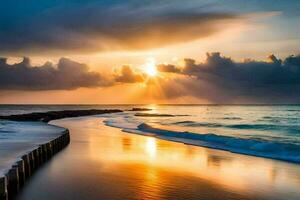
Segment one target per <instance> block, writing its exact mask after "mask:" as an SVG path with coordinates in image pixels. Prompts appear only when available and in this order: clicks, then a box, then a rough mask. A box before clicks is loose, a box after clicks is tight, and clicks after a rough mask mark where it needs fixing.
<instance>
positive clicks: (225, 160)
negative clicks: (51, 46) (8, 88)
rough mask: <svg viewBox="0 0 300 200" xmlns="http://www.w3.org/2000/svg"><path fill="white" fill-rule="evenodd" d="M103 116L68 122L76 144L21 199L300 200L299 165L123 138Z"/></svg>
mask: <svg viewBox="0 0 300 200" xmlns="http://www.w3.org/2000/svg"><path fill="white" fill-rule="evenodd" d="M102 120H103V118H102V117H100V116H99V117H85V118H74V119H64V120H57V121H54V122H52V123H53V124H56V125H59V126H63V127H66V128H69V129H70V133H71V143H70V145H69V146H68V147H67V148H66V149H64V150H63V151H62V152H60V153H58V154H57V155H56V156H55V157H54V159H52V160H51V161H50V162H48V163H47V164H46V165H44V166H43V167H42V168H41V169H40V170H38V171H37V173H36V174H35V175H34V176H33V177H32V179H31V181H30V182H28V184H27V185H26V186H25V188H24V190H23V191H22V192H21V194H20V195H19V197H18V199H19V200H23V199H24V200H28V199H30V200H40V199H43V200H50V199H51V200H52V199H64V200H74V199H88V200H93V199H153V200H158V199H188V200H190V199H272V200H273V199H275V200H281V199H289V200H296V199H300V191H299V188H300V165H298V164H293V163H287V162H282V161H276V160H272V159H265V158H258V157H253V156H246V155H240V154H234V153H230V152H227V151H220V150H213V149H207V148H202V147H195V146H189V145H184V144H181V143H177V142H170V141H165V140H160V139H157V138H154V137H146V136H140V135H136V134H129V133H124V132H122V131H121V130H120V129H118V128H113V127H108V126H105V125H104V124H103V123H102Z"/></svg>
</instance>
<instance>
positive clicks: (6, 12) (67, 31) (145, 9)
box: [0, 1, 239, 55]
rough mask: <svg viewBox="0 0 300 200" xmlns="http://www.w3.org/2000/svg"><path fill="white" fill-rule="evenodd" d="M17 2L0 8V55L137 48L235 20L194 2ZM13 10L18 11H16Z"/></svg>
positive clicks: (190, 36)
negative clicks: (20, 7)
mask: <svg viewBox="0 0 300 200" xmlns="http://www.w3.org/2000/svg"><path fill="white" fill-rule="evenodd" d="M35 5H36V2H33V1H29V2H28V3H27V5H26V7H24V10H19V11H18V9H17V8H18V7H19V6H20V5H19V3H18V1H11V2H10V3H7V5H6V4H5V3H4V4H3V6H2V9H0V13H2V14H0V26H1V30H0V44H1V45H0V53H5V54H9V53H12V54H18V55H19V54H22V55H23V54H25V53H26V54H30V53H33V54H41V53H56V54H60V53H62V52H64V53H74V52H97V51H106V50H123V49H124V50H137V49H148V48H156V47H162V46H165V45H170V44H176V43H180V42H186V41H192V40H195V39H199V38H203V37H207V36H210V35H212V34H214V33H216V32H219V31H222V30H223V29H224V28H226V27H227V28H228V26H229V25H228V23H226V22H228V21H230V22H231V21H232V20H236V19H239V16H237V15H235V14H232V13H222V12H213V11H210V12H209V11H208V10H209V9H207V7H204V6H202V7H201V6H199V5H198V4H193V5H190V4H188V3H185V4H184V5H183V4H182V3H178V2H177V3H174V2H172V3H171V2H164V3H163V2H161V1H144V2H140V3H137V2H136V1H126V2H125V3H124V2H123V3H122V2H118V3H109V1H106V2H97V1H88V2H87V1H74V2H72V3H67V2H65V1H57V2H53V3H52V4H50V2H45V3H44V4H42V5H39V6H35ZM17 11H18V12H17Z"/></svg>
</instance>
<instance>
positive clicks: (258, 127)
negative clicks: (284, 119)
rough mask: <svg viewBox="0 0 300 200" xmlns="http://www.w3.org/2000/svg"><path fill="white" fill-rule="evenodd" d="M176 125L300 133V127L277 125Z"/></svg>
mask: <svg viewBox="0 0 300 200" xmlns="http://www.w3.org/2000/svg"><path fill="white" fill-rule="evenodd" d="M173 124H175V125H181V126H189V127H208V128H231V129H242V130H272V131H281V130H285V131H287V132H292V133H299V132H300V126H297V125H296V126H291V125H277V124H222V123H209V122H195V121H179V122H174V123H173Z"/></svg>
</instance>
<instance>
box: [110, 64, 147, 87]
mask: <svg viewBox="0 0 300 200" xmlns="http://www.w3.org/2000/svg"><path fill="white" fill-rule="evenodd" d="M115 81H116V82H120V83H138V82H143V81H144V77H143V76H142V74H139V73H136V72H134V71H133V70H132V69H131V67H130V66H128V65H123V66H122V69H121V72H120V74H116V75H115Z"/></svg>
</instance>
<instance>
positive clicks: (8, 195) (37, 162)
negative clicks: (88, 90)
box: [0, 109, 123, 200]
mask: <svg viewBox="0 0 300 200" xmlns="http://www.w3.org/2000/svg"><path fill="white" fill-rule="evenodd" d="M115 112H123V111H122V110H117V109H111V110H95V109H91V110H63V111H49V112H40V113H29V114H20V115H9V116H0V120H11V121H41V122H45V123H47V124H48V122H50V121H52V120H57V119H64V118H71V117H83V116H91V115H99V114H106V113H115ZM64 129H65V130H64V131H62V132H61V135H60V136H58V137H56V138H55V139H52V140H50V141H48V142H46V143H44V144H39V145H38V147H37V148H33V149H32V150H31V151H29V152H26V153H25V154H23V155H22V156H19V157H17V158H16V160H15V162H14V163H13V164H12V165H11V167H10V168H8V169H5V170H4V171H5V172H4V174H3V175H2V174H0V200H10V199H13V197H14V196H16V195H17V193H18V192H19V190H20V189H21V188H22V186H23V185H24V184H25V182H26V181H27V180H28V179H29V178H30V177H31V176H32V175H33V173H34V172H35V171H36V170H38V168H39V167H40V166H42V165H43V164H44V163H46V162H47V161H48V160H50V159H51V158H52V157H53V156H54V155H55V154H56V153H58V152H59V151H61V150H62V149H64V148H65V147H66V146H68V144H69V143H70V133H69V130H68V129H66V128H64Z"/></svg>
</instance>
